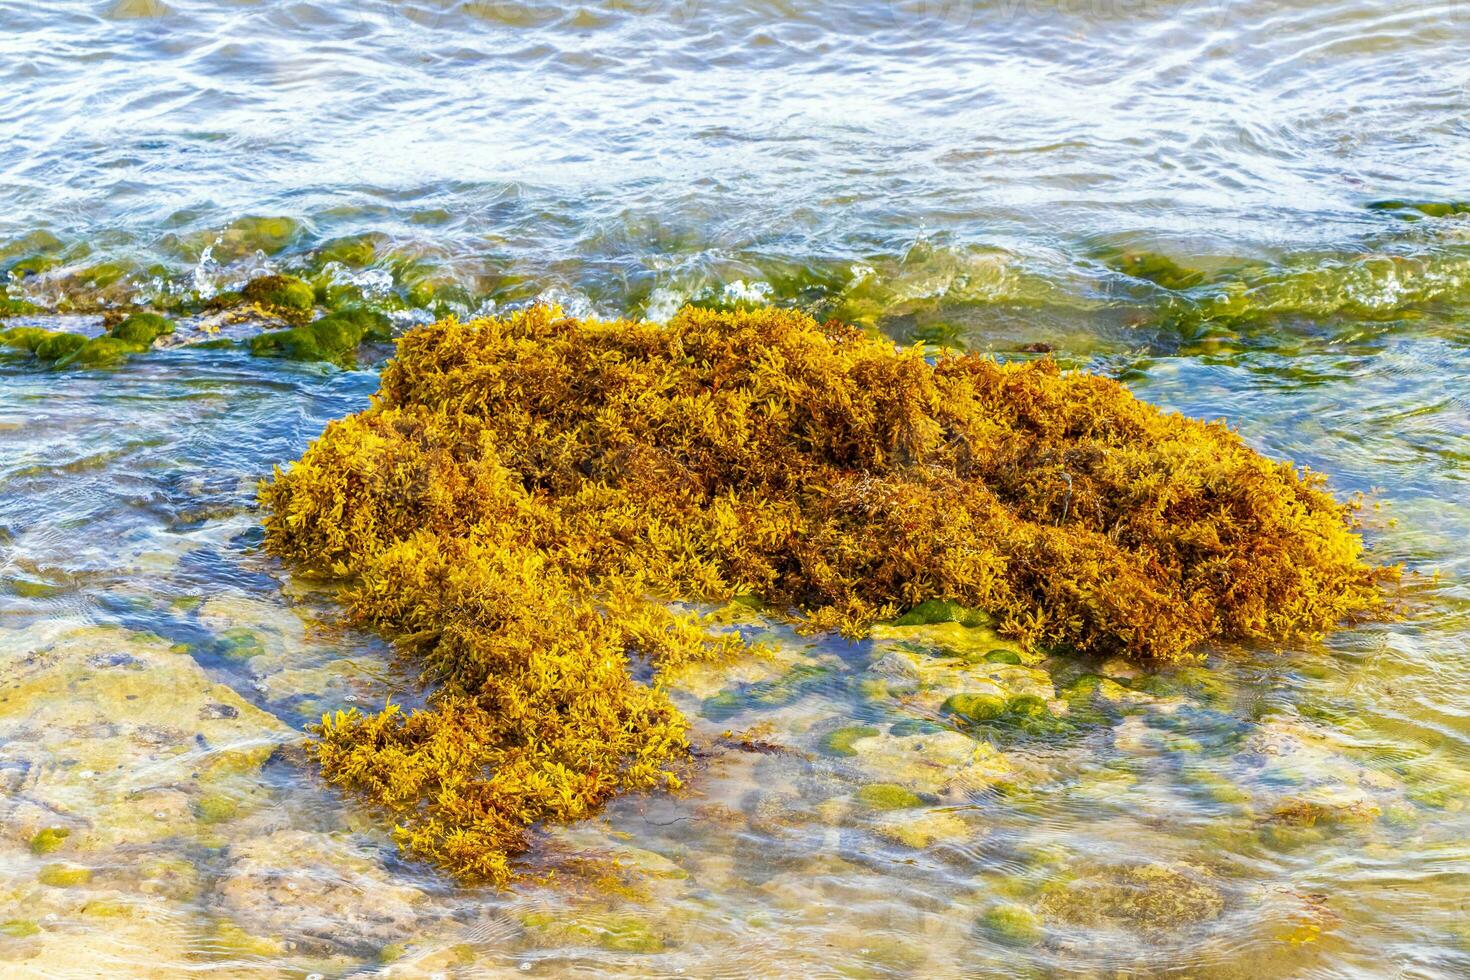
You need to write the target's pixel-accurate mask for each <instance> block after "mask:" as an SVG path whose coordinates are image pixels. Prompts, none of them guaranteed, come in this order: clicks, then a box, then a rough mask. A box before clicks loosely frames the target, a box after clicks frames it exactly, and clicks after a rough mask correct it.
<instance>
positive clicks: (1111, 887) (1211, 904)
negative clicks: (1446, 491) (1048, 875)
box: [1040, 864, 1225, 930]
mask: <svg viewBox="0 0 1470 980" xmlns="http://www.w3.org/2000/svg"><path fill="white" fill-rule="evenodd" d="M1040 908H1041V911H1042V913H1043V914H1044V915H1045V916H1046V917H1047V918H1055V919H1058V920H1060V921H1062V922H1066V923H1069V924H1072V925H1080V926H1087V927H1091V928H1097V927H1100V926H1112V927H1123V928H1130V929H1145V930H1158V929H1178V928H1182V927H1185V926H1192V925H1198V924H1200V923H1204V922H1210V921H1212V920H1214V919H1217V918H1219V917H1220V915H1221V914H1222V913H1223V912H1224V911H1225V896H1224V894H1223V893H1222V892H1221V891H1220V889H1219V888H1218V887H1217V886H1216V885H1215V884H1214V883H1213V881H1212V879H1211V876H1210V875H1209V874H1207V873H1206V872H1204V871H1203V870H1202V869H1200V868H1197V867H1194V866H1193V865H1187V864H1174V865H1167V864H1144V865H1134V866H1127V867H1118V868H1112V869H1109V870H1106V871H1102V872H1099V873H1096V874H1093V875H1088V876H1086V877H1082V878H1078V879H1076V880H1074V881H1070V882H1067V883H1065V884H1063V885H1061V886H1059V887H1057V888H1056V889H1054V890H1053V891H1052V892H1051V893H1050V894H1048V895H1047V896H1046V897H1045V898H1044V899H1043V900H1042V901H1041V905H1040Z"/></svg>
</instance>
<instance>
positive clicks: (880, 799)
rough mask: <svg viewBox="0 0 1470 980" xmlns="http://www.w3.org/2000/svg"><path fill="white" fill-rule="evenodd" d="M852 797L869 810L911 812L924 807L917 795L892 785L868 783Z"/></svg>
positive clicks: (921, 798) (921, 799) (922, 801)
mask: <svg viewBox="0 0 1470 980" xmlns="http://www.w3.org/2000/svg"><path fill="white" fill-rule="evenodd" d="M854 797H855V799H856V800H857V801H858V802H859V803H861V804H862V805H863V806H865V807H867V808H868V809H869V810H912V809H913V808H914V807H920V806H923V805H924V799H923V797H921V796H919V794H918V793H915V792H914V791H913V790H908V789H904V788H903V787H902V786H898V785H895V784H893V783H870V784H868V785H867V786H864V787H862V788H861V789H859V790H858V791H857V793H856V794H854Z"/></svg>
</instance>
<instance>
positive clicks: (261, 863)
mask: <svg viewBox="0 0 1470 980" xmlns="http://www.w3.org/2000/svg"><path fill="white" fill-rule="evenodd" d="M227 860H228V868H227V870H226V871H225V872H224V874H223V876H222V877H221V879H220V881H219V883H218V884H217V885H216V886H215V890H214V895H215V897H216V901H217V902H218V904H219V907H220V909H221V911H224V912H226V913H228V915H229V917H230V921H231V922H234V923H236V924H238V925H239V926H240V927H241V928H243V929H244V930H246V931H247V932H248V933H251V934H254V935H261V936H275V937H291V938H293V939H294V940H296V941H297V942H306V943H308V944H310V945H313V946H314V947H315V948H318V949H322V950H327V951H331V950H337V949H346V950H357V951H360V952H362V954H363V955H375V954H376V952H377V950H379V949H381V948H382V947H383V946H385V945H387V944H389V943H392V942H397V941H400V940H402V939H403V938H404V937H405V936H412V935H414V934H415V933H416V932H417V931H418V930H419V929H420V928H422V923H421V921H420V916H421V915H422V914H423V913H424V910H425V903H426V902H427V896H426V895H425V893H424V892H422V891H421V890H419V889H417V888H415V887H413V886H411V885H408V884H404V883H403V882H402V880H401V878H399V877H398V876H396V875H394V874H393V873H391V872H390V871H388V870H387V869H386V868H385V867H384V866H383V864H382V862H381V860H380V859H379V855H378V854H377V853H376V852H373V851H368V850H365V849H363V848H361V847H358V846H355V845H354V844H352V843H350V842H348V841H345V840H342V839H340V838H337V837H332V836H328V835H326V834H320V833H309V832H306V831H302V830H280V831H277V832H275V833H272V834H269V835H267V836H264V837H258V838H253V839H250V840H247V841H243V842H240V843H234V844H231V845H230V846H229V850H228V855H227Z"/></svg>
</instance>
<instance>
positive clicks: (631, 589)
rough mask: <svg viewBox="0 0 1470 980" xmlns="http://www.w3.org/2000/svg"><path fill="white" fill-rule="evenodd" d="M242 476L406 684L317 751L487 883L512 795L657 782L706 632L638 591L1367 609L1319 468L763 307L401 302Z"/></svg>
mask: <svg viewBox="0 0 1470 980" xmlns="http://www.w3.org/2000/svg"><path fill="white" fill-rule="evenodd" d="M262 495H263V499H264V503H265V504H266V507H267V510H268V516H267V518H266V521H265V524H266V531H267V542H268V546H269V547H270V549H271V550H272V551H274V552H276V553H277V554H279V555H282V556H284V557H286V558H288V559H292V560H294V561H296V562H299V563H301V564H302V565H305V566H307V567H311V568H315V569H318V570H322V571H327V572H329V573H332V574H336V575H341V576H346V577H349V578H351V579H352V580H353V582H354V585H353V589H352V591H351V593H350V596H351V598H350V601H351V604H352V606H353V609H354V612H355V614H356V615H357V616H358V617H359V618H360V619H361V620H363V621H365V622H367V623H370V624H373V625H375V626H377V627H379V628H381V629H383V630H384V631H385V632H387V633H388V634H389V635H391V636H393V637H394V638H395V639H396V641H397V643H398V644H399V646H400V647H401V649H402V650H403V652H404V653H406V654H407V655H408V656H409V657H410V658H411V659H412V660H413V661H414V662H416V663H417V664H418V665H420V666H421V667H422V669H423V674H424V680H425V683H426V684H427V685H428V686H430V687H431V689H432V691H433V694H432V695H431V700H430V706H429V707H428V708H427V709H425V710H423V711H418V712H414V713H411V714H405V713H403V712H401V711H399V710H398V709H397V708H396V707H391V706H390V707H389V708H388V709H386V710H385V711H383V712H380V713H378V714H375V715H364V714H361V713H358V712H347V713H340V714H337V715H336V716H334V717H330V718H327V719H325V720H324V723H323V725H322V728H321V731H320V739H319V741H318V743H317V751H318V756H319V759H320V762H321V765H322V768H323V771H324V773H325V774H326V775H327V777H328V778H330V779H332V780H333V781H335V782H338V783H340V784H343V785H346V786H349V787H351V788H353V789H356V790H359V791H361V792H363V793H365V794H366V795H367V796H369V797H370V798H372V799H374V800H376V801H378V802H380V803H382V804H385V805H387V806H389V807H391V808H392V809H393V810H395V811H397V812H398V813H399V814H400V815H401V820H402V826H401V827H400V829H399V835H400V840H401V842H402V843H403V844H404V845H405V846H406V847H407V848H409V849H410V850H411V851H412V852H414V853H416V854H418V855H420V856H422V857H425V858H428V859H430V860H432V861H434V862H436V863H438V864H439V865H440V866H442V867H443V868H444V869H446V870H447V871H449V872H451V873H453V874H455V875H457V876H460V877H462V878H465V879H471V880H473V879H488V880H491V881H495V882H504V881H506V880H508V879H509V878H510V877H512V875H513V869H512V866H511V863H510V860H511V858H512V857H513V856H514V855H515V854H516V853H518V852H519V851H521V850H523V849H524V848H525V847H527V846H528V843H529V840H528V834H529V832H530V828H531V827H533V826H534V825H536V824H537V823H540V822H542V821H560V820H571V819H576V818H579V817H582V816H584V815H586V814H588V813H590V812H592V811H594V810H595V809H596V808H597V807H598V806H599V805H601V804H602V803H604V802H605V801H606V800H607V799H609V798H610V797H611V796H612V795H614V794H616V793H619V792H623V791H627V790H633V789H642V788H649V787H654V786H659V785H670V784H675V783H677V777H676V776H675V775H674V773H673V772H672V770H671V766H672V764H673V763H675V762H676V761H677V760H678V759H679V757H680V756H681V755H682V754H683V753H684V752H685V750H686V749H687V741H686V725H685V722H684V720H683V719H682V717H681V716H680V714H679V713H678V711H677V710H676V709H675V708H674V707H673V705H672V704H671V703H670V701H669V699H668V697H667V695H666V693H665V691H664V690H663V689H662V687H661V683H660V679H659V678H660V675H659V670H660V668H667V667H669V666H671V665H675V664H680V663H684V662H687V661H688V660H690V659H693V658H708V657H719V656H723V655H725V654H727V653H729V652H730V651H731V650H733V649H734V648H736V647H737V646H738V640H736V639H734V638H731V637H728V636H721V635H719V634H717V633H712V632H710V631H708V630H706V629H705V628H704V626H703V625H701V622H700V621H699V619H698V618H697V617H695V616H693V615H691V614H688V613H680V612H676V611H674V610H673V609H672V608H671V607H670V606H669V605H668V604H667V600H721V599H728V598H730V597H732V596H736V595H750V596H755V597H757V598H759V599H760V600H762V601H763V602H764V603H766V604H768V606H769V607H770V609H771V610H772V611H773V612H775V613H778V614H782V615H789V616H795V617H798V618H800V619H801V620H802V621H803V622H804V623H805V625H807V626H808V627H810V628H813V629H838V630H842V631H844V632H848V633H851V634H860V633H861V632H862V631H863V630H864V628H865V627H866V626H868V625H869V624H871V623H873V622H875V621H877V620H881V619H884V618H887V617H890V616H892V615H894V614H895V613H897V612H899V611H901V610H903V609H905V608H907V607H910V606H913V605H916V604H918V603H920V602H923V601H925V600H928V599H935V598H940V599H948V600H953V601H955V602H958V603H961V604H963V605H966V606H971V607H977V608H980V609H984V610H986V611H988V612H989V613H990V614H992V615H993V616H994V617H995V620H996V622H997V624H998V627H999V628H1000V629H1001V630H1002V631H1004V632H1007V633H1010V634H1011V635H1014V636H1016V637H1018V638H1019V639H1021V640H1022V641H1024V642H1027V643H1032V644H1040V645H1047V646H1056V647H1064V648H1070V649H1074V650H1077V651H1082V652H1098V653H1110V652H1118V653H1124V654H1128V655H1131V656H1134V657H1138V658H1152V659H1156V660H1163V661H1167V660H1173V659H1181V658H1184V657H1187V656H1189V655H1190V651H1191V649H1192V648H1194V647H1195V646H1196V645H1197V644H1199V643H1200V642H1201V641H1205V640H1210V639H1240V640H1282V639H1287V638H1293V637H1300V636H1305V635H1312V634H1315V633H1319V632H1320V631H1322V630H1325V629H1327V628H1329V627H1331V626H1332V625H1334V624H1335V623H1337V622H1339V621H1341V620H1343V619H1344V618H1349V617H1355V616H1361V615H1364V614H1367V613H1372V612H1374V611H1376V610H1378V609H1380V608H1381V605H1382V602H1383V599H1382V595H1381V591H1380V586H1381V584H1382V583H1383V582H1384V581H1385V580H1387V579H1389V578H1391V577H1392V576H1393V575H1394V574H1395V572H1394V570H1391V569H1383V568H1376V567H1372V566H1370V565H1368V564H1367V563H1365V562H1364V561H1363V558H1362V544H1361V541H1360V538H1359V537H1358V535H1357V534H1356V533H1355V530H1354V529H1355V521H1354V517H1353V509H1352V507H1351V506H1350V505H1346V504H1342V503H1339V502H1338V501H1336V500H1334V499H1333V498H1332V497H1331V496H1330V495H1329V494H1328V493H1327V492H1326V491H1325V490H1323V488H1322V481H1321V479H1320V478H1319V477H1316V476H1313V475H1307V474H1303V473H1300V472H1298V471H1297V470H1296V469H1295V468H1293V467H1292V466H1291V465H1290V464H1287V463H1279V462H1273V461H1271V460H1269V459H1266V458H1265V457H1263V456H1261V455H1259V454H1258V453H1256V452H1254V451H1253V450H1251V449H1250V448H1248V447H1247V446H1245V445H1244V444H1243V443H1242V442H1241V441H1240V439H1239V438H1238V437H1237V436H1236V435H1235V434H1234V433H1232V432H1231V431H1230V430H1229V429H1228V428H1227V427H1226V426H1225V425H1223V424H1220V423H1205V422H1199V421H1195V420H1192V419H1187V418H1183V417H1181V416H1179V415H1174V414H1169V413H1165V412H1162V411H1160V410H1159V409H1157V408H1155V407H1153V406H1151V405H1148V404H1146V403H1144V402H1142V401H1139V400H1138V399H1136V398H1134V397H1133V396H1132V395H1131V394H1130V393H1129V392H1128V390H1127V389H1126V388H1125V387H1123V386H1122V385H1120V384H1118V383H1117V382H1114V381H1111V380H1108V379H1106V378H1102V377H1097V376H1094V375H1090V374H1085V373H1066V372H1062V371H1060V370H1059V369H1058V368H1057V367H1056V366H1055V365H1054V364H1052V363H1051V362H1049V361H1041V362H1035V363H1029V364H1012V365H1001V364H997V363H995V362H993V361H991V360H987V359H985V358H981V357H978V356H973V355H971V356H943V357H939V358H937V359H926V358H925V357H924V356H923V355H922V353H921V352H919V351H915V350H908V351H905V350H896V349H895V348H894V346H893V345H892V344H891V343H889V342H886V341H883V340H881V339H875V338H873V337H871V336H868V335H866V334H863V333H861V332H859V331H857V330H855V329H853V328H850V327H845V326H842V325H839V324H825V325H819V324H817V323H816V322H814V321H813V320H811V319H810V318H808V317H806V316H804V315H802V314H799V313H795V312H791V311H783V310H776V309H764V310H755V311H748V312H728V313H726V312H713V311H708V310H699V309H686V310H684V311H682V312H680V313H679V314H678V315H677V316H676V317H675V318H674V319H673V320H672V321H670V322H669V323H668V324H667V325H657V324H652V323H637V322H614V323H601V322H592V321H579V320H575V319H571V318H568V317H565V316H563V315H562V314H561V313H560V311H557V310H554V309H548V308H534V309H530V310H526V311H523V312H518V313H515V314H513V315H511V316H508V317H505V318H502V319H483V320H476V321H472V322H468V323H459V322H456V321H454V320H447V321H444V322H441V323H436V324H433V325H431V326H425V327H421V328H418V329H415V330H413V331H411V332H410V333H408V334H407V335H406V336H404V337H403V338H402V340H400V342H399V345H398V354H397V357H396V358H395V360H394V361H393V362H392V363H390V364H389V365H388V367H387V368H386V370H385V372H384V374H383V379H382V389H381V392H380V393H379V395H378V397H377V399H376V400H375V402H374V404H373V406H372V407H371V408H369V409H368V410H366V411H364V412H362V413H360V414H358V415H354V416H350V417H348V418H346V419H342V420H341V421H338V422H334V423H332V424H331V425H329V426H328V427H327V430H326V431H325V433H323V435H322V436H321V437H320V438H319V439H318V440H317V441H316V442H315V443H313V444H312V446H311V447H310V449H308V451H307V452H306V454H305V455H304V456H303V458H302V459H301V460H300V461H299V462H297V463H296V464H294V465H293V466H292V467H291V468H290V469H289V470H287V471H285V472H278V473H277V474H276V476H275V479H274V480H273V481H272V482H269V483H267V484H265V485H264V486H263V489H262ZM630 656H632V657H641V658H647V659H648V660H649V661H651V662H652V664H653V665H654V675H653V681H652V682H651V683H649V684H644V683H640V682H639V681H637V680H635V679H634V677H633V676H632V674H631V673H630V665H631V663H632V661H631V660H630Z"/></svg>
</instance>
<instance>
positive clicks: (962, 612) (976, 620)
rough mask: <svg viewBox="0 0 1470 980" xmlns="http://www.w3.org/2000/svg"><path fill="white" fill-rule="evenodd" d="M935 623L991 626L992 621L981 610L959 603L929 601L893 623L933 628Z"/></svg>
mask: <svg viewBox="0 0 1470 980" xmlns="http://www.w3.org/2000/svg"><path fill="white" fill-rule="evenodd" d="M935 623H959V624H960V625H961V626H989V625H991V619H990V616H988V615H987V614H986V613H984V612H983V611H981V610H979V609H968V608H966V607H965V606H962V605H960V604H959V603H957V602H950V601H948V600H945V599H929V600H927V601H925V602H921V603H919V604H918V605H917V606H915V607H914V608H912V609H910V610H909V611H908V612H906V613H904V614H903V615H902V616H900V617H898V618H897V619H895V620H894V621H893V625H894V626H931V625H933V624H935Z"/></svg>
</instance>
